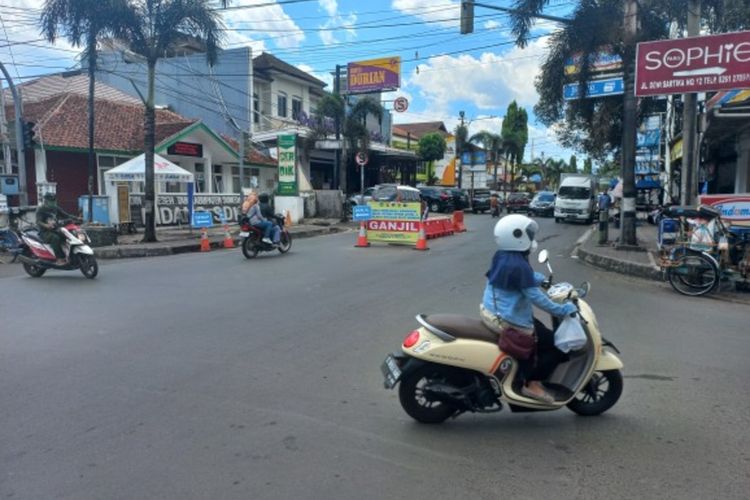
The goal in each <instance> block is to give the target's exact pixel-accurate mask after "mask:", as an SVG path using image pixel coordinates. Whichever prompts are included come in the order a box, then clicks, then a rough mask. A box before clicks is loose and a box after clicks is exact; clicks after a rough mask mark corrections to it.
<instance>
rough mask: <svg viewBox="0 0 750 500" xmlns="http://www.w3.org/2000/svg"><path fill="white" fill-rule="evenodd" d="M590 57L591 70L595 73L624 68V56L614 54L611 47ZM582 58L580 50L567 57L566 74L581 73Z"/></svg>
mask: <svg viewBox="0 0 750 500" xmlns="http://www.w3.org/2000/svg"><path fill="white" fill-rule="evenodd" d="M589 57H590V61H591V64H590V67H591V71H592V72H594V73H602V72H605V71H617V70H620V69H622V58H621V57H620V56H619V55H617V54H613V53H612V51H611V49H609V48H605V49H602V50H600V51H599V52H597V53H596V54H591V55H590V56H589ZM582 60H583V54H582V53H580V52H578V53H576V54H574V55H573V56H572V57H569V58H567V59H566V60H565V74H566V75H568V76H570V75H577V74H578V73H580V72H581V62H582Z"/></svg>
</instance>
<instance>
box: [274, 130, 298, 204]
mask: <svg viewBox="0 0 750 500" xmlns="http://www.w3.org/2000/svg"><path fill="white" fill-rule="evenodd" d="M278 161H279V189H278V193H279V195H280V196H297V136H296V135H280V136H279V158H278Z"/></svg>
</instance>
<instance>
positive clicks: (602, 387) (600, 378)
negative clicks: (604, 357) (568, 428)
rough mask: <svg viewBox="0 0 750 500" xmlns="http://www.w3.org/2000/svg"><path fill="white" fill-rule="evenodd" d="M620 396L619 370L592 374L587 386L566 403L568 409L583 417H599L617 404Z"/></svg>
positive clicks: (620, 376)
mask: <svg viewBox="0 0 750 500" xmlns="http://www.w3.org/2000/svg"><path fill="white" fill-rule="evenodd" d="M621 394H622V373H621V372H620V370H607V371H604V372H594V373H593V374H592V375H591V380H589V382H588V384H586V385H585V386H584V387H583V389H581V392H579V393H578V394H576V396H575V398H574V399H573V400H572V401H571V402H570V403H568V408H570V409H571V410H572V411H574V412H575V413H577V414H579V415H583V416H585V417H591V416H594V415H601V414H602V413H604V412H605V411H607V410H609V409H610V408H612V407H613V406H614V405H615V403H617V400H618V399H620V395H621Z"/></svg>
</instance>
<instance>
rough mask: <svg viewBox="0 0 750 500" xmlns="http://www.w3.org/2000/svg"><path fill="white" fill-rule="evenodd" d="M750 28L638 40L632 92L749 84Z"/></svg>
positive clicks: (657, 92) (702, 89)
mask: <svg viewBox="0 0 750 500" xmlns="http://www.w3.org/2000/svg"><path fill="white" fill-rule="evenodd" d="M749 63H750V31H738V32H735V33H724V34H721V35H709V36H696V37H690V38H677V39H671V40H657V41H653V42H641V43H639V44H638V48H637V54H636V70H635V95H636V96H650V95H668V94H685V93H692V92H711V91H717V90H727V89H736V88H743V87H749V86H750V64H749Z"/></svg>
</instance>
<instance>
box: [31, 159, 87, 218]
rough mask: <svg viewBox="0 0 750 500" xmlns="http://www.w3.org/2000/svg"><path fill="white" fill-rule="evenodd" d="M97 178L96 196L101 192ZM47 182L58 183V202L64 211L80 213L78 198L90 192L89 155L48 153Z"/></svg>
mask: <svg viewBox="0 0 750 500" xmlns="http://www.w3.org/2000/svg"><path fill="white" fill-rule="evenodd" d="M36 153H37V154H39V153H40V151H36ZM32 166H33V163H32ZM32 170H33V167H32ZM97 177H98V176H96V175H94V194H97V193H98V192H99V191H98V178H97ZM47 180H48V181H49V182H56V183H57V202H58V203H59V204H60V206H61V207H62V209H63V210H65V211H68V212H71V213H73V214H75V213H78V198H79V197H80V196H81V195H84V194H86V193H87V191H88V153H72V152H68V151H47ZM35 189H36V188H35Z"/></svg>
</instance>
